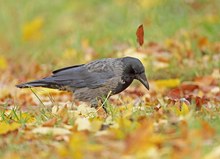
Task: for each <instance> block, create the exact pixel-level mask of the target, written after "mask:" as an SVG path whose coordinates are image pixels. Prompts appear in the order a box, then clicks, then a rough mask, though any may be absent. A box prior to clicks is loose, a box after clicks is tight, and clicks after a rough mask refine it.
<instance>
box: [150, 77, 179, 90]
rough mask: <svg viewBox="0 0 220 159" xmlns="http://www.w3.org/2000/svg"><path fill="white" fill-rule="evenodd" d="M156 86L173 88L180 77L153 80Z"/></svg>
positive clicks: (177, 84)
mask: <svg viewBox="0 0 220 159" xmlns="http://www.w3.org/2000/svg"><path fill="white" fill-rule="evenodd" d="M154 83H155V85H156V86H157V87H158V88H161V87H165V88H173V87H176V86H179V85H180V79H165V80H157V81H155V82H154Z"/></svg>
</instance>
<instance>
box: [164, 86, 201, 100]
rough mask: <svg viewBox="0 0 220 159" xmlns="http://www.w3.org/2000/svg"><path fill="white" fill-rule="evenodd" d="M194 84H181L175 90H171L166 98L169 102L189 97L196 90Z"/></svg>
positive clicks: (196, 87)
mask: <svg viewBox="0 0 220 159" xmlns="http://www.w3.org/2000/svg"><path fill="white" fill-rule="evenodd" d="M198 88H199V86H198V85H196V84H183V85H181V86H179V87H177V88H174V89H171V90H170V91H169V92H168V94H167V96H168V98H169V99H171V100H177V99H179V98H181V97H186V96H189V95H190V94H191V93H192V92H193V91H194V90H196V89H198Z"/></svg>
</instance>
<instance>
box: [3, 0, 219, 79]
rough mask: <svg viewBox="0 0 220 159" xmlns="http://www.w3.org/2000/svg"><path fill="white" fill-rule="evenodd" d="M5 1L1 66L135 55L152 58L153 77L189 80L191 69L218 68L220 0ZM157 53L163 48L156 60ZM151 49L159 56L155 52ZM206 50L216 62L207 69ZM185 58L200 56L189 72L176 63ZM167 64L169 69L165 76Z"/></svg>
mask: <svg viewBox="0 0 220 159" xmlns="http://www.w3.org/2000/svg"><path fill="white" fill-rule="evenodd" d="M0 3H1V5H0V22H1V25H0V56H1V57H0V67H1V68H2V69H3V68H6V67H9V66H10V67H11V66H12V63H13V64H14V65H15V63H19V64H21V63H22V64H23V65H24V64H25V66H28V65H30V66H31V64H32V65H33V63H38V64H40V66H42V65H46V66H48V69H49V70H51V69H55V68H59V67H64V66H68V65H73V64H78V63H84V62H88V61H91V60H93V59H97V58H102V57H117V56H124V55H133V56H136V57H140V58H142V57H143V56H144V58H145V59H147V60H145V61H146V62H145V65H146V67H148V71H149V72H150V73H149V76H150V77H151V78H152V79H158V78H170V77H174V76H178V77H179V76H181V77H183V78H184V79H188V78H190V77H191V74H193V75H198V74H203V73H210V72H211V71H212V70H213V67H215V68H216V67H218V66H219V62H215V63H213V61H212V57H213V56H211V55H213V54H215V55H216V52H219V50H220V49H219V48H220V46H219V43H217V42H218V40H219V38H220V29H219V28H220V17H219V15H220V3H219V1H218V0H154V1H152V0H137V1H132V0H109V1H99V0H83V1H73V0H44V1H38V0H30V1H27V0H20V1H19V2H18V1H16V2H15V1H14V0H7V1H5V0H0ZM140 24H143V25H144V29H145V45H144V46H143V48H142V50H141V51H140V50H139V51H137V50H136V48H138V44H137V42H136V35H135V32H136V29H137V27H138V26H139V25H140ZM210 43H212V44H213V45H212V46H210V45H209V44H210ZM216 43H217V44H216ZM173 48H174V49H173ZM136 52H141V53H140V54H136ZM155 52H156V53H161V52H162V53H165V54H162V56H160V57H159V58H158V56H157V54H156V53H155ZM154 53H155V55H156V58H155V56H152V54H154ZM204 55H208V57H209V60H210V63H213V64H210V65H209V66H207V68H203V67H201V63H203V62H204V61H201V58H202V57H203V56H204ZM184 58H186V59H188V58H191V59H193V61H194V59H199V60H197V61H200V63H199V64H200V66H198V67H196V66H197V63H194V62H193V63H192V62H191V63H190V64H191V65H192V66H195V71H193V72H192V73H191V74H190V75H188V73H187V74H185V71H182V72H181V71H180V72H179V71H178V70H179V68H178V67H176V66H179V64H181V63H182V64H183V69H184V68H186V67H187V66H186V65H189V64H188V63H184V61H182V60H183V59H184ZM218 58H219V55H218ZM5 59H6V60H5ZM158 59H159V60H158ZM215 59H216V57H215ZM155 61H157V62H156V63H155ZM214 61H215V60H214ZM9 63H10V64H9ZM191 65H190V66H189V68H191ZM157 67H158V68H157ZM21 68H23V66H21ZM153 68H155V70H154V69H153ZM171 68H172V69H171ZM164 69H166V71H165V72H167V74H166V75H161V72H163V74H164ZM177 69H178V70H177ZM160 71H161V72H160ZM15 72H16V71H15ZM45 72H47V71H45ZM20 73H21V72H20ZM29 74H30V72H29Z"/></svg>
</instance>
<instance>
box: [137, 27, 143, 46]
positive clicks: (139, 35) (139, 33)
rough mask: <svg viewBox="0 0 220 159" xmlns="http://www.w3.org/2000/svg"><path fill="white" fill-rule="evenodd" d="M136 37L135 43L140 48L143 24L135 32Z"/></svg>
mask: <svg viewBox="0 0 220 159" xmlns="http://www.w3.org/2000/svg"><path fill="white" fill-rule="evenodd" d="M136 36H137V42H138V43H139V45H140V46H142V45H143V44H144V27H143V24H141V25H140V26H139V27H138V29H137V31H136Z"/></svg>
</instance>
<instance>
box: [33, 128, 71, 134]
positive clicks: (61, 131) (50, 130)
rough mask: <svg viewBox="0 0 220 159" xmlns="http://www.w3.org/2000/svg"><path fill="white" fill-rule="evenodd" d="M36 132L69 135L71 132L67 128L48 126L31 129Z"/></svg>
mask: <svg viewBox="0 0 220 159" xmlns="http://www.w3.org/2000/svg"><path fill="white" fill-rule="evenodd" d="M32 132H33V133H36V134H42V135H46V134H52V135H69V134H71V132H70V131H69V130H68V129H64V128H54V127H53V128H49V127H38V128H35V129H33V130H32Z"/></svg>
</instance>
